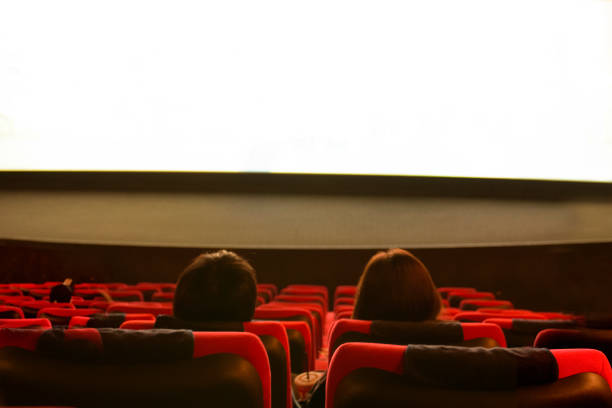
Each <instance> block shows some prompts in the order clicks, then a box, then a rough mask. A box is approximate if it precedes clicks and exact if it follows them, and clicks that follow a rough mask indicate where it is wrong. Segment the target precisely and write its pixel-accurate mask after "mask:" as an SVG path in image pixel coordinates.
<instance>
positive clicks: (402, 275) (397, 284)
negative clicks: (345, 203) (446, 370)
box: [303, 248, 442, 408]
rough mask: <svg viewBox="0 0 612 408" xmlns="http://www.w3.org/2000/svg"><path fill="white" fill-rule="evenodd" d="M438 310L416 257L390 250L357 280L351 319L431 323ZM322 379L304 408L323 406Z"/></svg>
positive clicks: (430, 282)
mask: <svg viewBox="0 0 612 408" xmlns="http://www.w3.org/2000/svg"><path fill="white" fill-rule="evenodd" d="M441 306H442V301H441V300H440V295H439V294H438V291H437V289H436V285H434V283H433V280H432V279H431V276H430V275H429V271H428V270H427V268H426V267H425V265H423V262H421V261H420V260H419V259H418V258H417V257H416V256H414V255H412V254H411V253H410V252H408V251H405V250H403V249H399V248H394V249H389V250H387V251H380V252H377V253H376V254H374V255H373V256H372V258H370V260H369V261H368V263H367V264H366V266H365V269H364V270H363V273H362V274H361V277H360V278H359V282H358V284H357V293H356V295H355V307H354V309H353V316H352V317H353V319H359V320H394V321H415V322H419V321H426V320H435V319H436V317H437V316H438V314H439V313H440V309H441ZM325 382H326V377H325V376H324V377H323V378H322V379H321V380H319V382H318V383H317V384H315V386H314V387H313V391H312V395H311V398H310V400H309V401H308V402H307V404H304V405H305V406H307V407H308V408H323V407H324V406H325ZM304 405H303V406H304Z"/></svg>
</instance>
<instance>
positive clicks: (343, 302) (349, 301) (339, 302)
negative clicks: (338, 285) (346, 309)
mask: <svg viewBox="0 0 612 408" xmlns="http://www.w3.org/2000/svg"><path fill="white" fill-rule="evenodd" d="M353 305H355V298H353V297H339V298H336V300H335V301H334V311H336V310H337V308H338V306H353Z"/></svg>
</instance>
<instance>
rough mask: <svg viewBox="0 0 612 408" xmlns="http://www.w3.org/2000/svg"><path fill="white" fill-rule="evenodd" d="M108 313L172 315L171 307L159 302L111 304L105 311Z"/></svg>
mask: <svg viewBox="0 0 612 408" xmlns="http://www.w3.org/2000/svg"><path fill="white" fill-rule="evenodd" d="M106 311H107V312H108V313H111V312H123V313H150V314H152V315H154V316H157V315H160V314H167V315H171V314H172V306H171V305H165V304H163V303H159V302H113V303H111V304H110V305H109V306H108V308H107V309H106Z"/></svg>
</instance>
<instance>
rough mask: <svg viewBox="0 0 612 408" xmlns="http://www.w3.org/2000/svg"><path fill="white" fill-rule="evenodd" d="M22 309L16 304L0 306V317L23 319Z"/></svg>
mask: <svg viewBox="0 0 612 408" xmlns="http://www.w3.org/2000/svg"><path fill="white" fill-rule="evenodd" d="M23 318H24V315H23V311H22V310H21V309H20V308H18V307H17V306H6V305H4V306H0V319H23Z"/></svg>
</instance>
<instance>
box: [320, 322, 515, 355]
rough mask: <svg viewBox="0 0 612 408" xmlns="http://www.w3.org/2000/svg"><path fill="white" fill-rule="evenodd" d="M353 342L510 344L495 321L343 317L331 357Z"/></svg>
mask: <svg viewBox="0 0 612 408" xmlns="http://www.w3.org/2000/svg"><path fill="white" fill-rule="evenodd" d="M349 342H362V343H385V344H402V345H408V344H447V345H461V346H467V347H469V346H471V347H506V340H505V338H504V334H503V332H502V330H501V329H500V328H499V327H498V326H496V325H494V324H485V323H459V322H452V321H428V322H396V321H381V320H375V321H369V320H353V319H342V320H338V321H337V322H336V323H334V325H333V326H332V328H331V332H330V336H329V359H330V360H331V358H332V357H333V354H334V352H335V351H336V349H337V348H338V347H340V345H342V344H344V343H349Z"/></svg>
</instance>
